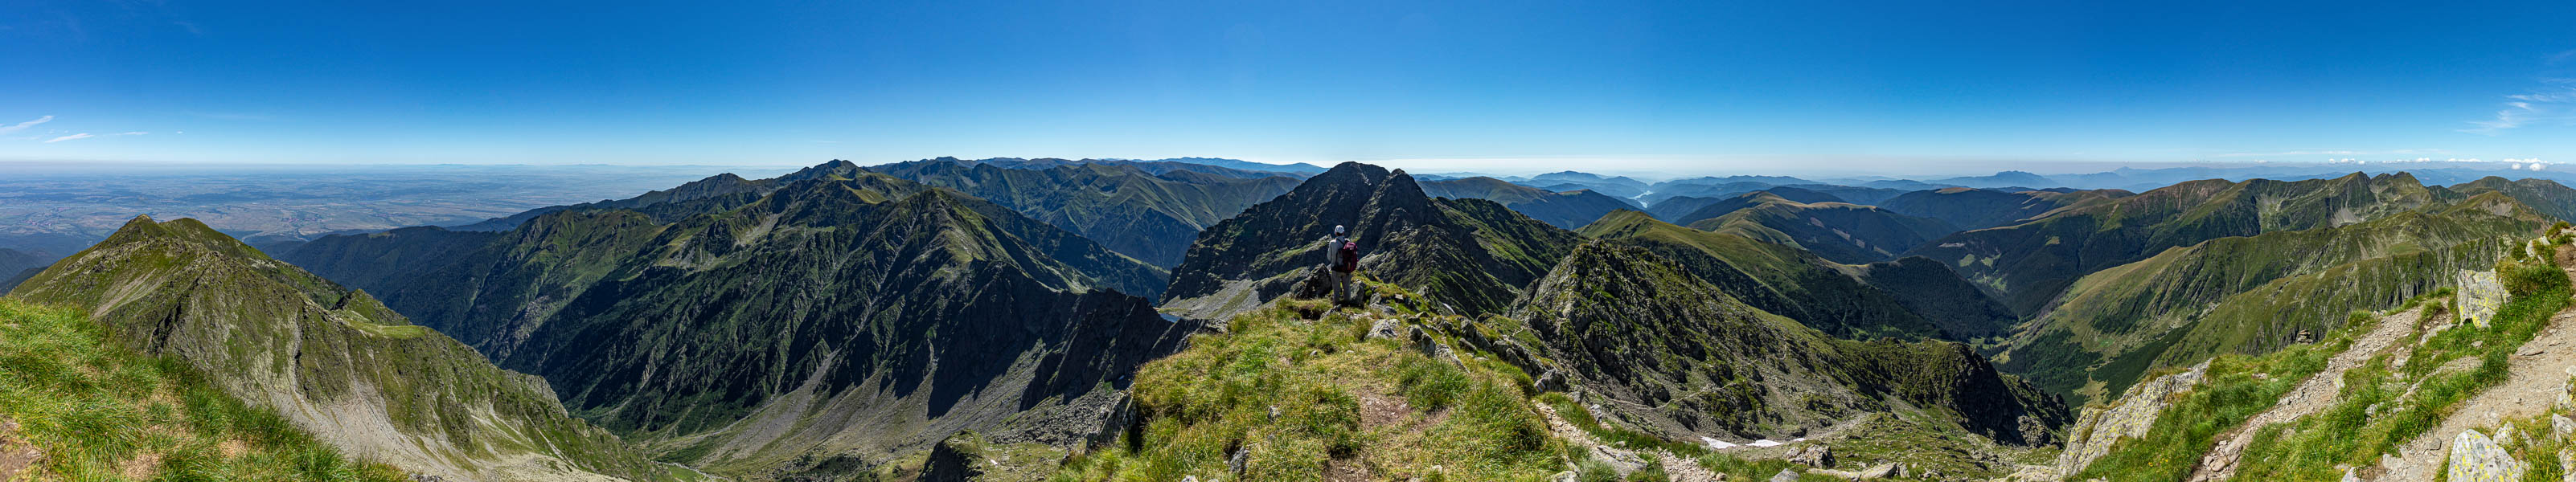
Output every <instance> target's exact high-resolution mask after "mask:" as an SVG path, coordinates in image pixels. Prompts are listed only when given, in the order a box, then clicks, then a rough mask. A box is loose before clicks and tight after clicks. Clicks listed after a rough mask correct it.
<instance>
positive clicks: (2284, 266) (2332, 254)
mask: <svg viewBox="0 0 2576 482" xmlns="http://www.w3.org/2000/svg"><path fill="white" fill-rule="evenodd" d="M2434 209H2435V210H2432V211H2429V212H2416V211H2406V212H2398V213H2394V214H2390V215H2387V216H2384V217H2380V218H2378V219H2373V220H2369V221H2363V222H2360V223H2356V224H2349V225H2343V226H2329V227H2319V228H2313V229H2306V230H2297V231H2276V232H2271V233H2264V234H2259V235H2254V236H2247V237H2227V238H2219V239H2214V240H2210V241H2205V242H2201V243H2198V244H2194V245H2191V246H2186V247H2180V248H2173V249H2168V250H2165V251H2163V252H2161V253H2158V254H2156V255H2155V256H2151V257H2148V258H2146V259H2143V260H2139V261H2137V262H2133V263H2128V264H2123V265H2119V266H2114V267H2111V268H2108V269H2104V270H2101V271H2098V272H2095V273H2092V274H2090V275H2087V276H2085V277H2084V278H2083V279H2081V280H2079V281H2077V282H2075V283H2074V284H2073V286H2072V287H2070V288H2068V289H2067V290H2066V292H2065V294H2064V295H2062V296H2061V297H2060V298H2059V300H2058V301H2057V302H2055V303H2053V304H2052V305H2051V306H2050V307H2049V309H2048V310H2047V311H2046V312H2044V314H2043V315H2042V316H2040V317H2039V318H2038V319H2037V320H2036V321H2035V322H2033V323H2031V324H2030V325H2028V326H2026V327H2025V328H2024V329H2023V331H2022V332H2021V333H2019V334H2017V335H2016V336H2015V337H2014V339H2013V340H2012V341H2011V342H2010V344H2009V347H2008V350H2009V351H2007V352H2006V355H2005V357H2006V359H2007V360H2009V362H2008V363H2005V366H2006V368H2007V369H2010V370H2013V371H2016V372H2021V373H2025V374H2028V375H2029V376H2031V377H2032V379H2033V381H2034V382H2037V383H2039V384H2041V386H2043V387H2046V388H2048V389H2050V390H2051V391H2055V392H2061V393H2071V394H2076V395H2080V396H2085V397H2097V398H2098V397H2101V396H2104V395H2106V394H2112V393H2118V392H2119V391H2120V390H2121V389H2123V388H2125V387H2126V386H2128V385H2129V384H2130V383H2134V382H2135V381H2136V380H2137V378H2138V377H2139V376H2140V375H2141V374H2143V373H2145V372H2146V371H2149V370H2153V369H2155V368H2157V367H2167V366H2188V365H2191V364H2194V363H2198V362H2200V361H2202V360H2206V359H2208V358H2209V357H2211V356H2214V355H2218V354H2222V353H2262V352H2268V351H2271V350H2274V349H2278V348H2280V347H2283V346H2287V345H2289V344H2291V343H2293V342H2295V341H2296V340H2297V339H2298V337H2299V334H2300V333H2301V332H2307V333H2309V334H2310V335H2311V336H2313V335H2314V334H2317V333H2325V332H2327V331H2331V330H2333V329H2335V328H2337V327H2340V326H2341V324H2342V323H2343V322H2344V320H2345V317H2344V316H2343V315H2344V314H2346V313H2350V312H2352V311H2355V310H2364V311H2368V310H2377V309H2383V308H2387V307H2390V306H2395V305H2396V304H2397V303H2399V302H2402V301H2404V300H2406V299H2408V298H2410V297H2414V296H2416V295H2419V294H2423V293H2427V292H2431V291H2433V290H2435V289H2439V288H2442V287H2446V286H2449V285H2450V284H2451V282H2452V280H2453V275H2454V274H2455V273H2457V272H2459V271H2460V270H2462V269H2470V270H2477V269H2485V267H2486V266H2487V265H2489V264H2491V263H2492V261H2493V260H2494V259H2496V258H2497V257H2499V256H2501V255H2503V254H2504V251H2505V250H2506V249H2507V248H2510V247H2512V246H2513V245H2514V244H2513V240H2514V239H2517V238H2520V237H2525V236H2529V235H2530V234H2531V233H2533V232H2537V231H2539V230H2540V228H2542V227H2543V226H2545V225H2547V224H2548V222H2549V218H2547V217H2546V216H2543V215H2541V214H2539V213H2538V212H2535V211H2533V210H2531V209H2530V208H2528V207H2525V206H2523V205H2522V204H2521V203H2519V202H2516V201H2514V200H2513V199H2511V198H2509V197H2506V196H2504V195H2501V194H2492V193H2490V194H2480V195H2478V196H2474V197H2470V198H2468V199H2463V200H2459V201H2455V202H2449V203H2442V204H2440V205H2437V206H2434Z"/></svg>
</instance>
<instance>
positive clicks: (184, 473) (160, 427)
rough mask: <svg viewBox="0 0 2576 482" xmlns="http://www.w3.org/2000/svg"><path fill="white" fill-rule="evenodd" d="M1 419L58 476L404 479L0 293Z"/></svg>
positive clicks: (94, 328) (72, 316)
mask: <svg viewBox="0 0 2576 482" xmlns="http://www.w3.org/2000/svg"><path fill="white" fill-rule="evenodd" d="M0 417H5V418H7V419H9V420H11V421H14V422H16V423H17V424H18V425H19V430H20V431H21V433H18V434H0V435H7V436H10V437H16V438H24V439H26V440H29V441H31V442H33V444H34V445H35V446H36V447H37V448H38V449H40V450H42V451H43V453H44V454H45V455H44V457H43V459H41V460H40V461H39V462H38V465H37V467H36V468H35V469H36V470H37V471H38V472H39V473H40V474H41V475H40V477H41V478H51V479H60V480H147V479H148V480H246V481H264V480H326V481H358V480H364V481H407V480H410V479H408V478H407V477H405V476H404V474H402V473H401V472H399V471H396V470H394V469H392V468H391V467H387V466H384V465H381V464H373V463H365V462H360V461H354V460H350V459H349V458H347V457H343V456H342V455H340V453H339V452H338V451H337V450H334V449H332V448H331V447H329V446H327V445H323V444H322V443H320V442H317V441H315V440H314V439H313V437H312V436H311V435H308V434H306V433H304V432H302V431H299V430H296V429H295V428H294V427H293V426H292V425H291V424H289V423H288V422H287V421H286V420H285V419H284V418H280V417H278V416H277V414H276V413H273V412H270V411H267V410H263V409H257V408H252V407H250V406H248V405H244V404H243V403H242V402H240V401H239V400H235V399H233V398H232V397H229V396H226V395H224V393H223V391H222V390H220V389H217V388H215V387H214V386H213V385H211V384H209V383H207V381H206V379H205V377H204V375H202V374H199V373H197V372H196V371H195V370H193V369H190V368H188V364H187V363H185V362H181V361H179V360H177V359H174V358H169V357H160V358H149V357H144V356H142V355H139V354H135V353H133V352H131V351H128V350H125V349H123V348H121V347H118V346H116V345H115V344H112V343H109V342H107V340H106V333H105V330H104V329H102V328H101V327H99V326H98V325H97V324H95V323H92V322H90V321H89V320H88V319H87V318H85V317H82V316H81V315H80V314H78V313H76V312H73V311H71V310H65V309H58V308H49V307H43V306H37V305H32V304H27V303H23V302H18V301H14V300H0Z"/></svg>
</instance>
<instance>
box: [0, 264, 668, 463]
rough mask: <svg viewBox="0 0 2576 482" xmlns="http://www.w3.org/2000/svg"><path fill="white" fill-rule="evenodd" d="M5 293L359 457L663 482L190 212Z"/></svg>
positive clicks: (566, 421) (399, 320) (433, 345)
mask: <svg viewBox="0 0 2576 482" xmlns="http://www.w3.org/2000/svg"><path fill="white" fill-rule="evenodd" d="M10 297H12V298H15V299H18V300H23V301H26V302H31V303H38V304H45V305H54V306H61V307H68V308H71V309H75V310H78V311H80V312H81V313H85V314H87V315H88V316H89V317H90V318H91V319H93V320H94V321H96V322H97V323H100V324H103V325H104V326H105V327H106V328H107V330H106V331H107V333H108V335H109V336H108V338H109V339H111V340H113V341H114V342H116V343H117V344H119V345H123V346H124V347H126V348H129V349H132V350H136V351H139V352H141V353H143V354H145V355H152V356H169V357H174V358H176V359H177V360H181V361H184V362H185V363H186V364H187V365H188V366H190V367H192V368H193V369H194V370H195V371H197V372H200V373H202V374H203V375H204V377H205V379H206V380H208V381H209V382H210V383H211V384H213V385H214V386H216V387H219V388H221V389H222V390H223V392H225V393H228V394H230V395H231V396H233V397H237V398H239V399H242V400H244V401H247V402H249V403H250V404H251V405H254V406H258V407H263V408H266V409H271V410H274V411H276V412H277V413H278V414H280V415H283V416H284V417H285V418H286V419H287V420H290V421H292V422H293V423H294V425H295V426H296V427H298V428H301V429H303V430H305V431H308V432H311V433H312V434H313V435H314V436H315V437H317V438H319V439H320V440H322V441H324V442H327V443H329V444H330V445H332V446H335V447H338V448H340V449H341V450H343V451H345V452H346V453H349V454H351V455H354V456H357V457H359V458H362V459H367V460H375V461H381V462H384V463H387V464H392V465H393V466H396V467H399V468H401V469H403V470H406V471H411V472H416V473H425V474H430V475H436V476H439V477H444V478H447V479H449V480H527V479H553V478H584V477H587V478H597V477H598V476H601V475H606V476H613V477H619V478H625V479H633V480H650V479H658V478H664V477H665V476H666V475H667V474H665V473H664V471H665V470H666V469H665V468H663V467H662V466H660V465H658V464H654V463H652V462H650V461H648V460H646V459H645V458H644V457H642V456H640V455H638V454H637V453H636V452H634V451H632V450H630V449H629V448H627V446H626V445H625V444H624V443H622V442H620V441H619V440H618V439H617V437H615V436H612V435H610V434H609V433H608V432H607V431H604V430H601V429H598V428H594V427H592V426H590V425H589V424H587V423H584V422H583V421H581V420H578V419H575V418H573V417H571V416H570V415H567V414H566V413H565V410H564V408H563V406H562V405H559V404H558V403H557V402H556V399H555V393H554V392H553V391H551V390H549V389H548V387H547V385H546V383H545V382H544V381H543V380H539V379H537V378H536V377H531V376H528V375H523V374H519V373H513V372H509V371H505V370H502V369H500V368H496V367H494V366H493V365H492V364H491V363H490V362H488V361H485V359H484V358H483V356H482V355H480V354H477V353H475V352H474V351H473V350H472V349H470V348H467V347H466V346H465V345H463V344H460V343H457V342H456V341H455V340H452V339H449V338H448V337H446V336H443V335H440V334H439V333H437V332H433V331H430V330H428V329H425V328H422V327H420V326H414V325H411V324H410V323H409V322H407V321H405V320H404V318H403V317H402V316H401V315H397V314H395V313H394V312H393V310H389V309H386V308H385V307H384V306H383V305H381V304H379V303H377V302H376V300H375V299H373V298H370V297H368V296H367V294H366V293H364V292H360V291H351V290H348V289H345V288H342V287H340V286H339V285H336V284H332V283H331V282H329V281H325V280H323V279H322V278H319V277H316V276H313V275H312V274H309V273H306V272H304V271H303V270H300V269H296V268H295V267H294V266H290V265H287V264H285V263H281V262H278V261H276V260H272V259H270V258H269V257H268V256H266V255H263V254H261V253H260V252H259V251H257V250H254V249H252V248H251V247H250V246H249V245H245V244H242V243H241V242H240V241H237V240H234V239H233V238H231V237H229V236H225V235H223V234H222V233H218V232H215V231H214V230H213V229H209V228H207V227H206V225H204V224H201V223H198V222H197V221H196V220H193V219H179V220H174V221H169V222H154V221H153V220H152V219H151V218H149V217H137V218H135V219H134V220H133V221H130V222H128V223H126V225H125V226H124V227H123V228H122V229H119V230H118V231H117V232H116V233H115V234H113V235H111V236H109V237H108V239H107V240H106V241H102V242H100V243H99V244H98V245H96V246H93V247H91V248H90V249H88V250H85V251H82V252H80V253H78V254H74V255H72V256H71V257H70V258H66V259H64V260H63V261H61V262H58V263H56V264H55V265H54V266H53V267H51V268H49V269H47V270H45V271H44V272H42V273H40V274H37V275H36V276H35V277H33V278H31V279H29V280H27V282H26V283H24V284H21V285H19V286H18V287H17V288H16V289H15V290H14V291H12V292H11V294H10Z"/></svg>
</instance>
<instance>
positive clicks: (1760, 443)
mask: <svg viewBox="0 0 2576 482" xmlns="http://www.w3.org/2000/svg"><path fill="white" fill-rule="evenodd" d="M1745 445H1751V446H1755V447H1778V446H1780V445H1781V444H1780V441H1778V440H1772V439H1767V438H1766V439H1762V440H1755V441H1753V443H1749V444H1745Z"/></svg>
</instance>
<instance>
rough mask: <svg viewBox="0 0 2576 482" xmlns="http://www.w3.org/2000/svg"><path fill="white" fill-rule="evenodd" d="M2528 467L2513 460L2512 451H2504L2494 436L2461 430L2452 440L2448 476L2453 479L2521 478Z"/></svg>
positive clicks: (2500, 481) (2504, 481) (2491, 481)
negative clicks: (2491, 437) (2490, 437)
mask: <svg viewBox="0 0 2576 482" xmlns="http://www.w3.org/2000/svg"><path fill="white" fill-rule="evenodd" d="M2529 469H2530V467H2529V466H2528V465H2526V464H2524V463H2522V461H2520V460H2514V458H2513V454H2510V453H2506V452H2505V451H2504V447H2503V446H2500V445H2497V444H2496V442H2495V440H2494V439H2489V438H2487V436H2486V434H2481V433H2478V431H2476V430H2467V431H2462V432H2460V436H2459V437H2458V438H2454V439H2452V440H2451V460H2450V469H2449V472H2447V475H2448V476H2449V480H2451V481H2452V482H2511V481H2517V480H2522V473H2523V472H2524V471H2526V470H2529Z"/></svg>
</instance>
